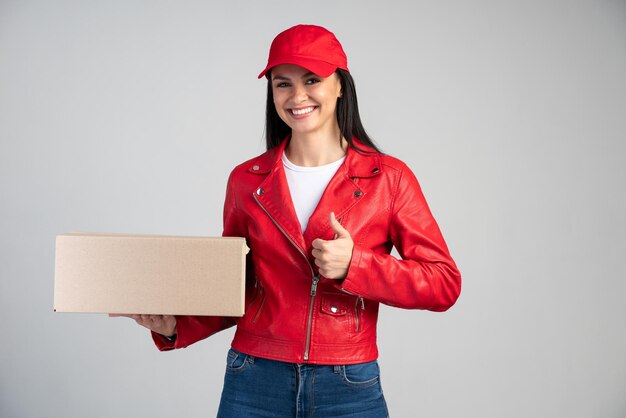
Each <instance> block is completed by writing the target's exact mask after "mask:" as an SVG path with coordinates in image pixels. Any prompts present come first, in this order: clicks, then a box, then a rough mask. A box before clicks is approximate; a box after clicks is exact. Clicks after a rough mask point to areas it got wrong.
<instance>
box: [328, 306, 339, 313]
mask: <svg viewBox="0 0 626 418" xmlns="http://www.w3.org/2000/svg"><path fill="white" fill-rule="evenodd" d="M338 310H339V308H337V307H336V306H335V305H333V306H331V307H330V311H331V312H332V313H337V311H338Z"/></svg>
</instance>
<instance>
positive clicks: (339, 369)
mask: <svg viewBox="0 0 626 418" xmlns="http://www.w3.org/2000/svg"><path fill="white" fill-rule="evenodd" d="M333 373H335V374H339V373H341V366H340V365H338V364H335V366H334V367H333Z"/></svg>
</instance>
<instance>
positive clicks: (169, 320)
mask: <svg viewBox="0 0 626 418" xmlns="http://www.w3.org/2000/svg"><path fill="white" fill-rule="evenodd" d="M263 76H265V77H266V78H267V80H268V88H267V109H266V111H267V116H266V140H267V152H265V153H264V154H262V155H260V156H259V157H256V158H253V159H252V160H250V161H247V162H245V163H243V164H241V165H239V166H238V167H236V168H235V169H234V170H233V172H232V173H231V175H230V178H229V181H228V187H227V192H226V201H225V205H224V232H223V235H224V236H240V237H245V238H246V239H247V241H248V245H249V247H250V249H251V251H250V254H249V259H248V263H247V265H248V267H249V269H248V276H247V291H246V299H247V301H246V303H247V305H246V306H247V309H246V313H245V315H244V316H243V317H242V318H223V317H191V316H177V317H173V316H159V315H152V316H134V318H135V319H136V320H137V322H139V323H140V324H141V325H144V326H146V327H148V328H150V329H151V330H152V331H153V338H154V341H155V343H156V345H157V346H158V348H159V349H161V350H170V349H174V348H181V347H186V346H188V345H189V344H192V343H194V342H196V341H199V340H201V339H203V338H206V337H208V336H209V335H211V334H214V333H216V332H218V331H220V330H223V329H225V328H228V327H230V326H232V325H237V329H236V332H235V336H234V340H233V343H232V349H231V350H230V351H229V353H228V363H227V369H226V377H225V381H224V390H223V393H222V399H221V403H220V408H219V412H218V416H219V417H262V416H267V417H294V416H298V417H300V416H306V417H309V416H314V417H327V416H333V417H359V418H364V417H365V418H366V417H385V416H388V413H387V407H386V405H385V400H384V397H383V394H382V389H381V386H380V380H379V370H378V364H377V363H376V358H377V356H378V350H377V346H376V320H377V315H378V307H379V303H384V304H386V305H391V306H397V307H401V308H407V309H428V310H432V311H444V310H446V309H448V308H449V307H450V306H452V305H453V304H454V303H455V301H456V299H457V297H458V295H459V292H460V281H461V279H460V274H459V272H458V270H457V268H456V266H455V264H454V261H453V260H452V258H451V257H450V254H449V252H448V249H447V247H446V244H445V242H444V240H443V238H442V236H441V233H440V231H439V228H438V226H437V224H436V222H435V220H434V219H433V217H432V215H431V213H430V211H429V209H428V206H427V204H426V201H425V200H424V196H423V195H422V192H421V190H420V187H419V185H418V182H417V180H416V178H415V176H414V175H413V173H412V172H411V171H410V170H409V168H408V167H407V166H406V165H405V164H404V163H402V162H401V161H399V160H398V159H395V158H393V157H390V156H387V155H384V154H382V153H380V152H379V151H378V149H377V148H376V146H375V145H374V144H373V142H372V141H371V139H370V138H369V137H368V136H367V134H366V133H365V130H364V129H363V126H362V124H361V121H360V117H359V112H358V106H357V99H356V92H355V89H354V83H353V80H352V77H351V76H350V73H349V70H348V66H347V59H346V55H345V53H344V51H343V49H342V47H341V45H340V43H339V41H338V40H337V39H336V38H335V36H334V35H333V34H332V33H331V32H329V31H327V30H326V29H324V28H321V27H319V26H312V25H298V26H295V27H292V28H290V29H287V30H286V31H284V32H282V33H280V34H279V35H278V36H277V37H276V38H275V39H274V41H273V43H272V46H271V49H270V53H269V60H268V64H267V66H266V68H265V69H264V70H263V72H262V73H261V74H260V75H259V78H261V77H263ZM392 246H395V247H396V249H397V250H398V252H399V254H400V255H401V256H402V260H398V259H396V258H394V257H392V256H390V255H389V252H390V251H391V249H392Z"/></svg>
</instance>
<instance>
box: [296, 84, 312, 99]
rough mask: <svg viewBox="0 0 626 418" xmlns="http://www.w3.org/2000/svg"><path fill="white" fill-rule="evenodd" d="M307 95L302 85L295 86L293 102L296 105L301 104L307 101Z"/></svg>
mask: <svg viewBox="0 0 626 418" xmlns="http://www.w3.org/2000/svg"><path fill="white" fill-rule="evenodd" d="M308 97H309V96H308V94H307V92H306V88H305V87H304V86H303V85H300V84H296V85H295V86H294V89H293V101H294V102H296V103H302V102H304V101H306V100H307V98H308Z"/></svg>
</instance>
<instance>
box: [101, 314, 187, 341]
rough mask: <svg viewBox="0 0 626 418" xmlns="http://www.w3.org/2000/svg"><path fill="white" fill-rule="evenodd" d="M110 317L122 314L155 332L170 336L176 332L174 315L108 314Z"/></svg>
mask: <svg viewBox="0 0 626 418" xmlns="http://www.w3.org/2000/svg"><path fill="white" fill-rule="evenodd" d="M109 316H110V317H119V316H124V317H126V318H131V319H134V320H135V322H137V323H138V324H139V325H141V326H142V327H146V328H148V329H149V330H150V331H154V332H156V333H157V334H161V335H164V336H166V337H171V336H173V335H175V334H176V317H175V316H174V315H138V314H109Z"/></svg>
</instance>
